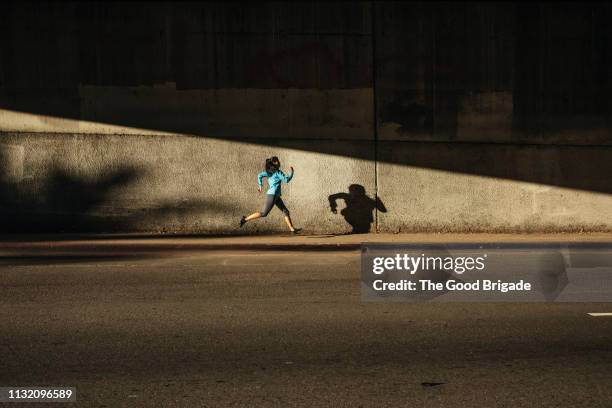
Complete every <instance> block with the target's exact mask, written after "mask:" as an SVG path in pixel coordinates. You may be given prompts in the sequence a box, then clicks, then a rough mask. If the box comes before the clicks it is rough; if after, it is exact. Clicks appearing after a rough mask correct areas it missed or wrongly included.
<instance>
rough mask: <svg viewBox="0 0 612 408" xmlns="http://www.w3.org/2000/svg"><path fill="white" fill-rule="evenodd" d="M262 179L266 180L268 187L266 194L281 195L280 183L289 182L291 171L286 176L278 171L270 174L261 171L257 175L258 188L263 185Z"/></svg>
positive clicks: (291, 175)
mask: <svg viewBox="0 0 612 408" xmlns="http://www.w3.org/2000/svg"><path fill="white" fill-rule="evenodd" d="M264 177H267V178H268V186H269V188H268V191H267V193H266V194H274V195H281V183H283V182H284V183H288V182H290V181H291V179H292V178H293V171H291V172H290V173H289V174H288V175H285V173H283V172H282V171H280V170H276V171H275V172H274V173H272V174H268V172H266V171H262V172H261V173H259V174H258V175H257V184H259V187H261V186H262V185H263V178H264Z"/></svg>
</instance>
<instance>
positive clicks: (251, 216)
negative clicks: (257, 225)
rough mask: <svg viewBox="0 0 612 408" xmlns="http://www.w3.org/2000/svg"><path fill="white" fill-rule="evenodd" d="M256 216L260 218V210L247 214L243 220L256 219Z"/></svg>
mask: <svg viewBox="0 0 612 408" xmlns="http://www.w3.org/2000/svg"><path fill="white" fill-rule="evenodd" d="M258 218H261V213H260V212H256V213H253V214H251V215H249V216H248V217H246V218H245V219H244V220H245V221H251V220H256V219H258Z"/></svg>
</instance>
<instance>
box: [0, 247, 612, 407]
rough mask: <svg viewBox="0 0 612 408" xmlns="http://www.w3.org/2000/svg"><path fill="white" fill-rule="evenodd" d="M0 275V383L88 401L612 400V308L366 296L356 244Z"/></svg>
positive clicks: (55, 264) (49, 265)
mask: <svg viewBox="0 0 612 408" xmlns="http://www.w3.org/2000/svg"><path fill="white" fill-rule="evenodd" d="M0 278H1V279H0V302H1V303H2V304H1V310H2V313H1V314H0V351H1V353H2V356H3V359H2V368H1V369H0V386H26V385H32V386H33V385H44V386H72V387H76V389H77V404H76V405H75V406H79V407H80V406H83V407H141V406H142V407H162V406H163V407H226V406H228V407H245V406H246V407H249V406H252V407H259V406H262V407H293V406H296V407H311V406H330V407H360V406H361V407H462V408H465V407H477V406H486V407H497V406H499V407H533V406H542V407H576V406H583V407H587V406H588V407H609V406H612V392H611V390H612V375H611V373H612V317H605V316H602V317H593V316H589V315H587V313H589V312H612V305H610V306H608V305H606V304H584V303H581V304H555V303H537V304H513V303H511V304H508V303H505V304H503V303H498V304H491V303H484V304H483V303H480V304H465V303H454V304H453V303H447V304H444V303H442V304H431V303H427V304H408V303H395V304H382V303H362V302H361V301H360V293H359V290H360V289H359V288H360V286H359V253H358V252H356V251H354V250H351V251H317V252H308V251H307V252H300V251H299V250H295V251H284V252H273V251H258V252H250V251H231V250H219V251H201V250H200V251H198V250H193V251H182V252H177V251H169V252H164V251H163V250H160V251H149V252H147V253H140V254H138V253H133V254H131V253H128V252H123V253H121V254H114V255H112V256H110V255H108V254H104V253H102V254H97V255H96V254H86V255H69V256H63V257H53V256H52V257H47V256H36V257H20V258H4V259H2V260H1V261H0ZM48 405H52V404H48ZM11 406H15V405H11ZM32 406H41V404H32ZM57 406H66V405H65V404H63V405H62V404H57Z"/></svg>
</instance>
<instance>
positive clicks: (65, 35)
mask: <svg viewBox="0 0 612 408" xmlns="http://www.w3.org/2000/svg"><path fill="white" fill-rule="evenodd" d="M0 8H1V10H0V12H2V15H3V16H6V17H7V18H3V19H2V20H0V34H1V35H0V132H1V135H0V166H1V167H0V170H1V171H0V173H1V174H0V175H1V177H0V198H1V201H2V211H1V214H0V217H1V218H2V220H3V226H4V229H5V230H10V231H146V232H180V233H191V232H208V233H234V232H262V231H278V230H282V229H283V228H284V225H283V224H282V221H281V216H280V213H278V211H273V212H272V213H271V215H270V216H269V219H268V220H265V221H263V222H257V223H253V224H251V225H247V227H246V228H245V230H237V229H236V223H237V220H238V218H239V216H240V215H242V214H246V213H248V212H252V211H255V210H257V209H258V208H259V207H260V205H261V201H262V199H263V197H262V196H261V195H258V194H257V193H256V191H255V187H256V185H255V176H256V174H257V172H259V171H260V169H261V167H262V163H263V161H264V159H265V158H266V157H269V156H271V155H277V156H279V157H280V158H281V160H282V162H283V164H284V165H286V166H288V165H293V166H294V167H295V168H296V177H295V179H294V181H292V183H291V184H289V185H288V186H286V188H285V189H284V198H285V201H286V202H287V204H288V206H289V208H290V209H291V210H292V213H293V214H294V216H295V218H296V221H297V223H298V224H299V225H300V226H304V227H305V228H306V229H308V230H311V231H316V232H349V231H351V230H352V229H353V227H355V228H356V229H358V230H362V229H364V228H365V229H367V228H368V227H369V226H370V224H371V225H372V228H373V229H376V228H378V230H380V231H543V230H545V231H552V230H554V231H569V230H571V231H576V230H598V231H599V230H612V221H610V220H612V217H611V216H612V195H611V193H612V182H611V180H610V179H609V174H612V172H611V170H612V137H611V133H610V132H611V123H610V119H611V115H610V111H611V107H610V104H609V102H608V97H607V96H608V95H609V94H610V91H611V90H612V89H610V87H611V86H612V82H611V81H610V72H612V70H610V61H611V59H610V57H611V53H612V52H611V48H612V47H611V46H610V44H611V40H612V38H611V36H612V31H611V30H610V28H609V26H610V25H609V24H608V21H610V18H611V17H612V13H611V7H610V6H609V5H605V4H563V5H554V4H548V3H544V4H530V5H523V4H512V3H499V4H495V3H493V4H490V3H486V4H485V3H429V2H427V3H425V2H424V3H419V2H415V3H394V2H388V3H383V2H373V3H372V2H355V3H346V2H340V3H291V4H286V3H262V4H252V3H245V4H240V3H205V4H197V3H185V4H174V3H154V4H149V5H146V6H145V5H143V4H142V3H140V4H139V3H133V4H129V3H128V4H119V3H108V4H105V3H98V4H79V3H73V4H46V5H45V4H43V5H39V4H27V3H14V4H3V5H2V6H0ZM349 186H353V187H350V191H352V192H353V195H349V194H342V193H348V192H349ZM355 186H361V187H355ZM334 194H336V197H338V204H339V210H340V209H342V208H343V207H344V206H345V199H348V201H346V202H348V203H349V208H348V209H347V210H345V211H344V212H343V213H340V212H339V213H338V214H332V213H331V211H330V207H329V197H330V196H331V195H334ZM351 224H353V225H352V226H351Z"/></svg>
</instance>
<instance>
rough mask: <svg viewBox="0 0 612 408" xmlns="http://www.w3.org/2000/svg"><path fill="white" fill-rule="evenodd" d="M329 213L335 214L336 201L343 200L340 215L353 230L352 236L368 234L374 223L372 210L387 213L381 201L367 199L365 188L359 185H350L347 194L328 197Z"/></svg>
mask: <svg viewBox="0 0 612 408" xmlns="http://www.w3.org/2000/svg"><path fill="white" fill-rule="evenodd" d="M328 199H329V206H330V208H331V211H332V212H333V213H334V214H336V213H337V212H338V211H337V206H338V204H337V200H344V202H345V204H346V207H344V208H343V209H342V210H341V211H340V214H342V216H343V217H344V219H345V220H346V222H348V223H349V225H350V226H351V227H353V230H352V231H351V233H352V234H365V233H368V232H370V230H371V228H372V223H373V222H374V215H373V213H374V210H378V211H380V212H387V208H386V207H385V205H384V204H383V203H382V201H381V200H380V199H379V198H378V197H376V198H375V199H373V198H370V197H368V195H367V194H366V191H365V188H364V187H363V186H362V185H360V184H351V185H350V186H349V188H348V193H336V194H332V195H330V196H329V197H328Z"/></svg>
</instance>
